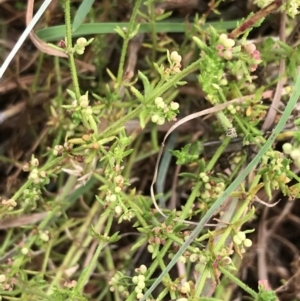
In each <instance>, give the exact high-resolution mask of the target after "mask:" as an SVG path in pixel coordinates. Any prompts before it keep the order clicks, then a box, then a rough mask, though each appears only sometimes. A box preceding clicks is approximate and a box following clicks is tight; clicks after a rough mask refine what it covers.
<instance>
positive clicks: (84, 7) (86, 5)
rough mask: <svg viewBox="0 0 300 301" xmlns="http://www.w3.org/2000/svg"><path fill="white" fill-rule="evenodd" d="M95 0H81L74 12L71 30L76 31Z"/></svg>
mask: <svg viewBox="0 0 300 301" xmlns="http://www.w3.org/2000/svg"><path fill="white" fill-rule="evenodd" d="M94 2H95V0H83V1H82V2H81V4H80V6H79V8H78V10H77V12H76V15H75V17H74V21H73V26H72V31H73V32H74V31H76V30H77V29H78V28H79V26H80V25H81V24H82V23H83V21H84V18H85V17H86V16H87V14H88V13H89V11H90V10H91V7H92V6H93V4H94Z"/></svg>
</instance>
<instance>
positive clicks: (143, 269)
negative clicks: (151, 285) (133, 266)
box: [140, 264, 147, 274]
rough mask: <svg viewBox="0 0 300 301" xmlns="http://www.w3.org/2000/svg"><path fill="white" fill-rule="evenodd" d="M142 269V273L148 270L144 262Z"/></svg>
mask: <svg viewBox="0 0 300 301" xmlns="http://www.w3.org/2000/svg"><path fill="white" fill-rule="evenodd" d="M140 271H141V273H142V274H145V273H146V272H147V267H146V266H145V265H144V264H142V265H141V266H140Z"/></svg>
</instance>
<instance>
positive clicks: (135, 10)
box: [117, 0, 142, 87]
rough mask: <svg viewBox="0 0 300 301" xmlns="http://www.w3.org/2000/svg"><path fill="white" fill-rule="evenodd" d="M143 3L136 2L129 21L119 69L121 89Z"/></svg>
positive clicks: (118, 77) (118, 80)
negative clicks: (128, 50)
mask: <svg viewBox="0 0 300 301" xmlns="http://www.w3.org/2000/svg"><path fill="white" fill-rule="evenodd" d="M141 3H142V0H136V1H135V4H134V7H133V11H132V14H131V18H130V21H129V25H128V28H127V32H126V38H125V39H124V43H123V47H122V52H121V58H120V63H119V68H118V75H117V86H118V87H120V86H121V83H122V78H123V72H124V64H125V58H126V52H127V48H128V44H129V41H130V39H131V38H132V37H131V34H132V32H133V30H134V28H133V27H134V26H135V18H136V15H137V13H138V9H139V7H140V5H141Z"/></svg>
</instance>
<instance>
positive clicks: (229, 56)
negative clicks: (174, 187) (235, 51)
mask: <svg viewBox="0 0 300 301" xmlns="http://www.w3.org/2000/svg"><path fill="white" fill-rule="evenodd" d="M223 57H224V59H225V60H227V61H230V60H231V59H232V51H231V50H225V51H224V52H223Z"/></svg>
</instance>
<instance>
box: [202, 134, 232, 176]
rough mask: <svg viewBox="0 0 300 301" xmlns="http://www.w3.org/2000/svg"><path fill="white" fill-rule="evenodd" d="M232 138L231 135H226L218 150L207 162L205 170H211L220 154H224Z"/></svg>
mask: <svg viewBox="0 0 300 301" xmlns="http://www.w3.org/2000/svg"><path fill="white" fill-rule="evenodd" d="M230 140H231V138H230V137H225V139H224V140H223V142H222V144H221V145H220V146H219V147H218V149H217V151H216V152H215V153H214V155H213V157H212V158H211V160H210V161H209V163H208V164H207V166H206V168H205V171H210V170H211V169H212V168H213V167H214V166H215V164H216V162H217V161H218V159H219V158H220V156H221V155H222V154H223V152H224V150H225V149H226V147H227V145H228V144H229V142H230Z"/></svg>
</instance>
